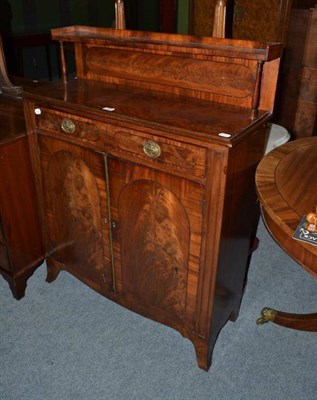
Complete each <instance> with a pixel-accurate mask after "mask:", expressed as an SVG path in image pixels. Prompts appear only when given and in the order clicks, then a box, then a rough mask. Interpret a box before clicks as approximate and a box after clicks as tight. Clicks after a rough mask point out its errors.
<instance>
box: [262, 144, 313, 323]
mask: <svg viewBox="0 0 317 400" xmlns="http://www.w3.org/2000/svg"><path fill="white" fill-rule="evenodd" d="M316 159H317V138H316V137H312V138H307V139H299V140H295V141H293V142H290V143H287V144H285V145H283V146H280V147H278V148H276V149H274V150H273V151H272V152H270V153H269V154H267V155H266V157H265V158H264V159H263V160H262V161H261V163H260V164H259V166H258V169H257V173H256V186H257V191H258V195H259V199H260V202H261V207H262V213H263V217H264V220H265V223H266V225H267V228H268V230H269V232H270V233H271V235H272V236H273V237H274V238H275V240H277V242H278V243H279V244H280V246H281V247H282V248H283V249H284V250H285V251H286V252H287V253H288V254H289V255H290V256H291V257H292V258H293V259H294V260H295V261H297V262H298V263H299V264H300V265H301V266H302V267H303V268H304V269H305V270H306V271H308V272H310V273H311V274H312V275H314V276H315V277H317V247H316V246H314V245H312V244H309V243H305V242H303V241H300V240H296V239H294V238H293V237H292V236H293V233H294V231H295V229H296V228H297V226H298V225H299V222H300V220H301V218H302V217H303V216H304V215H307V214H308V213H310V212H313V211H315V209H316V193H317V179H316V174H315V172H316V171H315V164H316ZM273 311H274V310H273ZM264 314H265V312H264ZM268 314H269V317H270V315H271V314H270V313H268ZM292 317H293V319H292ZM262 318H263V316H262ZM264 320H265V316H264ZM269 320H273V321H274V322H275V323H279V324H281V325H283V326H288V327H291V328H293V329H304V330H314V329H316V328H317V325H316V323H317V322H316V321H317V314H312V315H307V316H303V317H299V316H297V315H292V314H287V313H280V312H278V313H277V314H276V315H275V314H274V313H273V316H272V318H271V319H269ZM296 321H297V322H296ZM260 322H261V321H260Z"/></svg>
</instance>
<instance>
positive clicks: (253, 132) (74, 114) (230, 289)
mask: <svg viewBox="0 0 317 400" xmlns="http://www.w3.org/2000/svg"><path fill="white" fill-rule="evenodd" d="M52 36H53V38H54V39H56V40H58V41H60V42H64V41H70V42H74V43H75V54H76V67H77V78H78V79H76V80H69V81H68V83H67V84H63V82H56V83H53V84H52V85H51V86H50V90H49V91H48V90H43V89H41V88H40V89H39V90H37V91H34V90H33V91H32V93H27V94H26V95H25V114H26V119H27V130H28V137H29V143H30V146H31V154H32V162H33V167H34V170H35V171H36V182H37V188H38V195H39V201H40V211H41V221H42V226H43V228H44V233H45V235H44V242H45V250H46V261H47V266H48V275H47V280H48V281H49V282H52V281H53V280H54V279H55V278H56V277H57V275H58V273H59V271H60V270H66V271H68V272H70V273H71V274H73V275H74V276H76V277H77V278H78V279H80V280H81V281H83V282H84V283H85V284H87V285H88V286H90V287H91V288H93V289H94V290H96V291H98V292H99V293H101V294H102V295H104V296H106V297H107V298H109V299H111V300H113V301H115V302H117V303H119V304H121V305H122V306H124V307H126V308H128V309H131V310H133V311H135V312H138V313H140V314H141V315H144V316H146V317H148V318H151V319H153V320H155V321H158V322H161V323H163V324H166V325H168V326H170V327H173V328H174V329H176V330H178V331H179V332H181V333H182V334H183V335H184V336H185V337H187V338H189V339H190V340H191V341H192V342H193V344H194V346H195V349H196V354H197V359H198V364H199V366H200V367H201V368H204V369H208V368H209V366H210V363H211V355H212V349H213V346H214V343H215V341H216V338H217V336H218V334H219V332H220V330H221V329H222V327H223V326H224V325H225V324H226V322H227V320H228V319H231V320H235V319H236V318H237V316H238V313H239V308H240V302H241V297H242V293H243V289H244V285H245V277H246V271H247V268H248V264H249V261H250V257H251V252H252V248H253V242H254V238H255V232H256V228H257V223H258V218H259V208H258V204H257V200H256V193H255V184H254V177H255V169H256V166H257V164H258V162H259V160H260V159H261V158H262V156H263V154H264V149H265V144H266V132H267V131H266V129H265V123H266V121H267V120H268V119H269V118H270V116H271V113H272V109H273V103H274V94H275V88H276V81H277V74H278V68H279V57H280V53H281V46H280V45H278V44H271V45H268V44H263V43H262V44H260V43H254V42H248V43H243V44H242V43H241V42H239V41H237V42H236V41H232V40H226V39H214V38H210V37H209V38H200V39H199V40H198V41H197V39H196V38H195V37H191V36H185V35H169V34H158V33H157V34H156V33H149V32H145V33H144V32H138V31H137V32H132V31H126V30H116V29H113V30H112V29H101V28H92V27H67V28H61V29H54V30H52Z"/></svg>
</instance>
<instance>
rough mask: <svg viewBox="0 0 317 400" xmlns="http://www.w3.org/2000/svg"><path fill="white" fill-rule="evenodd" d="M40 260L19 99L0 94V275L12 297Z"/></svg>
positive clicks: (18, 293) (18, 295)
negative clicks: (6, 283) (8, 287)
mask: <svg viewBox="0 0 317 400" xmlns="http://www.w3.org/2000/svg"><path fill="white" fill-rule="evenodd" d="M42 262H43V249H42V245H41V235H40V224H39V219H38V215H37V205H36V191H35V185H34V177H33V173H32V169H31V161H30V155H29V145H28V140H27V137H26V129H25V121H24V115H23V104H22V100H21V99H19V98H15V97H9V96H5V95H0V274H1V275H2V276H3V277H4V278H5V279H6V280H7V281H8V283H9V285H10V288H11V291H12V294H13V296H14V297H15V298H16V299H20V298H21V297H23V296H24V293H25V288H26V284H27V279H28V278H29V277H30V276H31V275H32V273H33V272H34V270H35V269H36V268H37V267H38V266H39V265H40V264H41V263H42Z"/></svg>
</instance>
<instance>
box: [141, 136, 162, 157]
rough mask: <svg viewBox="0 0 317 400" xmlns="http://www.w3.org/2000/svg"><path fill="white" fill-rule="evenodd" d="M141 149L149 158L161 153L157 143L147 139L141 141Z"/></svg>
mask: <svg viewBox="0 0 317 400" xmlns="http://www.w3.org/2000/svg"><path fill="white" fill-rule="evenodd" d="M143 151H144V153H145V154H146V155H147V156H148V157H151V158H157V157H159V156H160V155H161V148H160V146H159V144H157V143H156V142H153V140H148V141H147V142H144V143H143Z"/></svg>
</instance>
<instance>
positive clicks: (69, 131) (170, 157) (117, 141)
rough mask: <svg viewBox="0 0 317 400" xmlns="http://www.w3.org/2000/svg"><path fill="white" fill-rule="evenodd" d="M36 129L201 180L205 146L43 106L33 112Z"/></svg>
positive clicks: (203, 168)
mask: <svg viewBox="0 0 317 400" xmlns="http://www.w3.org/2000/svg"><path fill="white" fill-rule="evenodd" d="M36 114H37V115H36V126H37V128H38V129H40V130H42V131H45V132H49V133H51V134H53V135H54V136H57V137H62V138H64V139H68V140H70V141H72V142H75V143H78V144H80V145H84V146H88V147H90V148H93V149H95V150H97V151H102V152H105V153H108V154H114V155H118V156H120V157H121V158H126V159H128V160H132V161H135V162H138V163H144V164H147V165H150V166H151V167H153V168H158V169H163V170H165V171H169V172H171V173H177V172H178V173H181V174H182V175H186V176H188V178H191V177H192V178H194V179H199V180H204V178H205V174H206V148H204V147H200V146H196V145H192V144H188V143H184V142H181V141H176V140H171V139H168V138H166V137H161V136H160V133H159V132H157V134H152V133H151V134H150V133H148V132H144V128H143V129H140V130H139V129H137V128H136V129H134V127H133V128H126V127H121V126H120V125H119V124H118V125H114V124H113V123H109V124H108V123H106V122H101V121H97V120H94V119H89V118H85V117H82V116H78V115H74V114H67V113H63V112H59V111H55V110H51V109H48V108H45V107H43V108H42V107H41V108H40V109H38V111H37V113H36Z"/></svg>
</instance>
